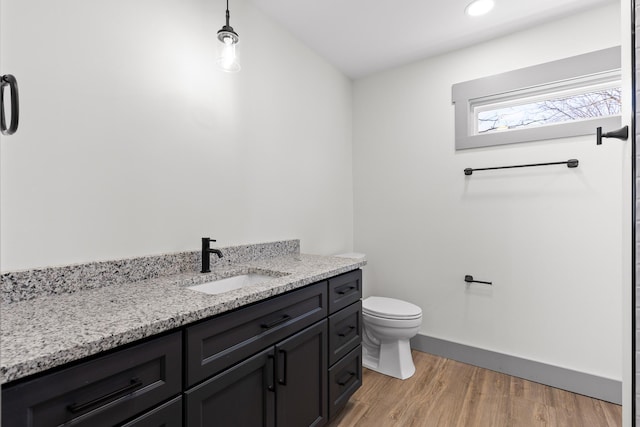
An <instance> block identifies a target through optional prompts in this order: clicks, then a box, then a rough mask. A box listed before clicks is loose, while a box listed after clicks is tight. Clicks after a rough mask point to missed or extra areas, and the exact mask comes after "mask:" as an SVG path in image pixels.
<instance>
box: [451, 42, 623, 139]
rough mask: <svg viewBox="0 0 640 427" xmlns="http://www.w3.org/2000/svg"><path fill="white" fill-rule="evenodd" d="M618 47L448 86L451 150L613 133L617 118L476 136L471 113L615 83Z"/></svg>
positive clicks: (618, 56)
mask: <svg viewBox="0 0 640 427" xmlns="http://www.w3.org/2000/svg"><path fill="white" fill-rule="evenodd" d="M620 57H621V55H620V46H616V47H612V48H608V49H603V50H598V51H595V52H590V53H586V54H583V55H578V56H573V57H570V58H565V59H561V60H558V61H553V62H547V63H545V64H540V65H535V66H532V67H527V68H522V69H519V70H514V71H509V72H506V73H502V74H497V75H494V76H489V77H483V78H480V79H476V80H470V81H467V82H463V83H457V84H454V85H453V86H452V101H453V103H454V105H455V140H456V149H457V150H461V149H467V148H478V147H488V146H492V145H503V144H514V143H519V142H530V141H539V140H545V139H556V138H566V137H571V136H578V135H590V134H593V135H595V132H596V128H597V127H599V126H601V127H602V128H604V129H605V130H606V129H617V128H619V127H620V126H621V123H622V119H621V117H620V116H607V117H599V118H593V119H587V120H578V121H568V122H562V123H554V124H548V125H543V126H536V127H530V128H519V129H510V130H508V131H500V132H486V133H477V120H476V112H477V110H478V109H482V108H485V109H486V107H485V106H486V105H488V104H494V105H495V104H498V103H500V102H503V101H504V102H517V100H519V99H522V100H524V99H526V98H528V97H531V96H537V95H539V94H549V93H554V92H561V91H563V90H565V89H574V88H577V87H589V86H592V85H594V84H598V83H603V82H604V83H609V82H611V81H615V80H620Z"/></svg>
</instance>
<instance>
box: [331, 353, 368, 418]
mask: <svg viewBox="0 0 640 427" xmlns="http://www.w3.org/2000/svg"><path fill="white" fill-rule="evenodd" d="M361 385H362V346H361V345H359V346H358V347H356V348H355V349H353V350H352V351H351V352H350V353H349V354H347V355H346V356H345V357H344V358H343V359H342V360H340V361H339V362H338V363H336V364H335V365H334V366H333V367H332V368H331V369H329V418H333V416H334V415H335V414H337V413H338V411H340V409H342V407H343V406H344V405H345V404H346V403H347V401H348V400H349V397H351V395H352V394H353V393H355V392H356V390H357V389H358V388H360V386H361Z"/></svg>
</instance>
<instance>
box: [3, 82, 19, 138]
mask: <svg viewBox="0 0 640 427" xmlns="http://www.w3.org/2000/svg"><path fill="white" fill-rule="evenodd" d="M5 86H8V87H9V92H10V96H11V123H9V127H7V118H6V114H5V111H4V87H5ZM19 117H20V106H19V104H18V81H17V80H16V78H15V77H13V76H12V75H11V74H5V75H4V76H2V77H1V78H0V132H2V134H3V135H13V134H14V133H15V132H16V130H18V118H19Z"/></svg>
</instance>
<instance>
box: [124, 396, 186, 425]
mask: <svg viewBox="0 0 640 427" xmlns="http://www.w3.org/2000/svg"><path fill="white" fill-rule="evenodd" d="M122 427H182V397H177V398H175V399H173V400H170V401H169V402H167V403H165V404H164V405H160V406H158V407H157V408H155V409H152V410H151V411H149V412H147V413H146V414H144V415H142V416H140V417H138V418H136V419H135V420H133V421H130V422H128V423H126V424H124V425H123V426H122Z"/></svg>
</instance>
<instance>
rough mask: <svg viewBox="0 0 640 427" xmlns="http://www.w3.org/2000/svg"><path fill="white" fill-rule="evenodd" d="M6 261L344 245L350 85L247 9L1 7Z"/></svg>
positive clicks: (6, 265)
mask: <svg viewBox="0 0 640 427" xmlns="http://www.w3.org/2000/svg"><path fill="white" fill-rule="evenodd" d="M0 8H1V10H0V12H1V33H0V35H1V52H2V55H1V60H2V63H1V64H0V66H1V70H0V71H1V72H2V73H3V74H6V73H11V74H14V75H15V76H16V77H17V78H18V81H19V89H20V95H21V107H22V108H21V117H20V129H19V131H18V132H17V133H16V134H15V135H14V136H11V137H3V138H2V143H1V145H0V149H1V156H0V157H1V162H2V163H1V165H0V171H1V177H0V185H1V187H0V194H1V200H0V208H1V211H0V218H1V225H0V227H1V248H0V249H1V250H0V253H1V260H0V264H1V268H2V270H3V271H9V270H16V269H23V268H33V267H40V266H47V265H60V264H69V263H77V262H86V261H93V260H104V259H115V258H121V257H130V256H138V255H147V254H157V253H164V252H174V251H181V250H196V249H198V247H199V241H200V240H199V239H200V237H202V236H211V237H213V238H217V239H218V242H219V244H220V245H230V244H239V243H252V242H261V241H270V240H280V239H289V238H300V239H301V242H302V250H303V251H305V252H309V253H320V254H329V253H335V252H339V251H346V250H350V249H351V246H352V241H353V199H352V164H351V163H352V159H351V149H352V147H351V140H352V132H351V130H352V86H351V81H350V80H349V79H347V78H346V77H344V76H343V75H342V74H341V73H340V72H338V71H337V70H336V69H334V68H333V67H332V66H330V65H328V63H326V62H325V61H324V60H322V59H321V58H320V57H318V56H317V55H316V54H315V53H313V52H312V51H310V50H309V49H308V48H307V47H305V46H303V45H302V44H301V43H300V42H298V41H297V40H296V39H294V38H292V37H291V36H290V35H289V34H288V33H286V32H285V31H284V30H282V29H281V28H280V27H278V26H277V25H275V24H274V23H273V22H272V21H270V20H269V19H268V18H266V17H265V16H264V15H263V14H261V13H260V12H259V11H257V10H256V9H255V8H254V7H252V6H251V5H249V4H245V3H244V2H243V1H233V2H231V25H232V26H233V27H234V28H235V29H236V30H237V31H238V33H239V34H240V38H241V42H240V47H241V52H240V54H241V64H242V66H243V69H242V71H241V72H240V73H239V74H236V75H227V74H224V73H221V72H219V71H218V70H216V69H215V67H214V61H215V55H216V43H217V41H216V32H217V30H219V29H220V28H221V27H222V25H223V24H224V9H225V2H224V1H223V0H216V1H211V0H193V1H189V2H182V1H176V0H139V1H135V2H131V1H127V0H113V1H109V2H82V1H74V0H59V1H55V2H51V1H46V0H2V1H1V2H0Z"/></svg>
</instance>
